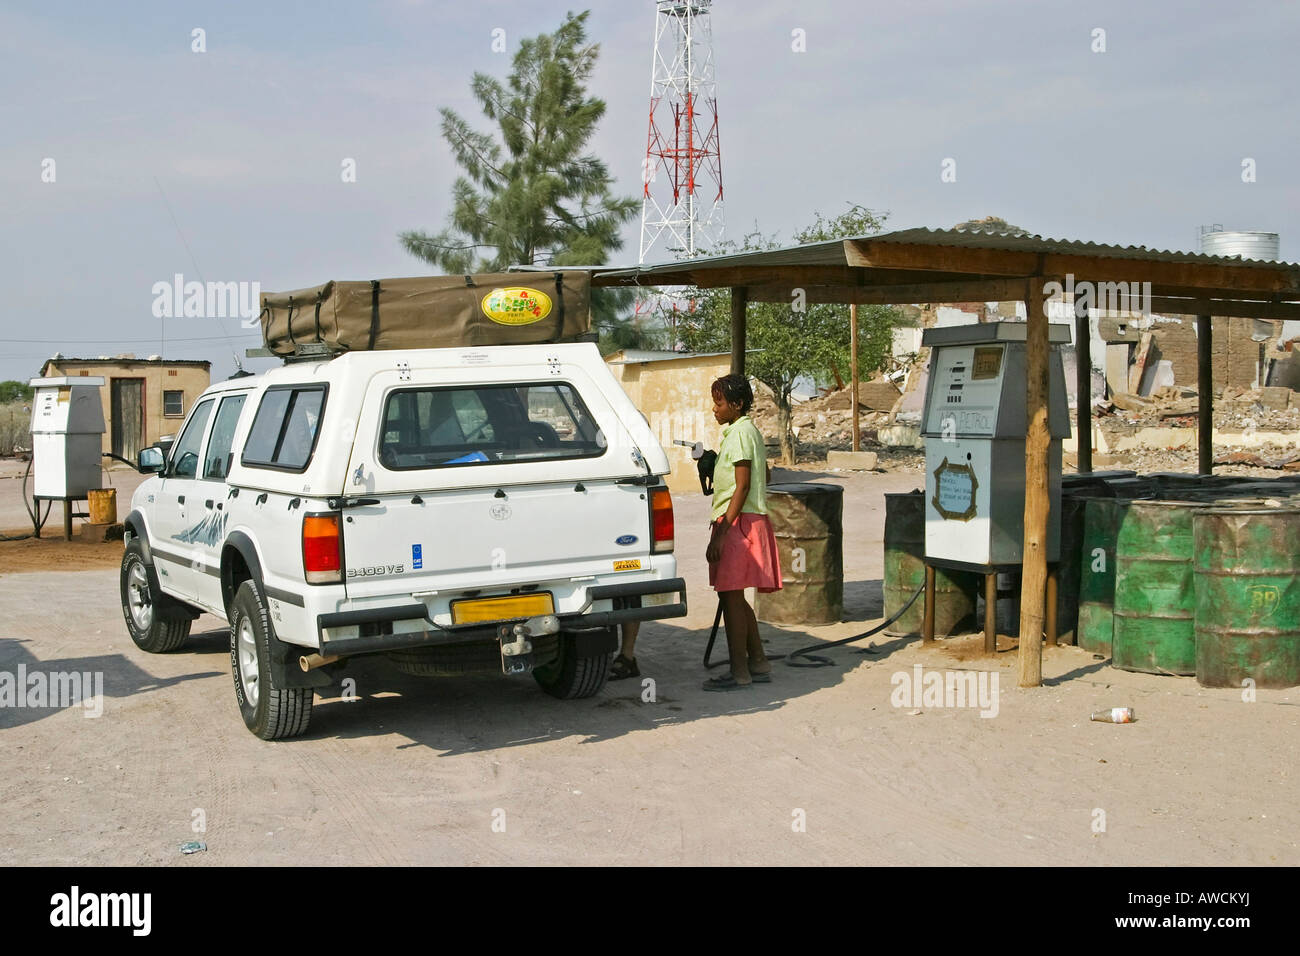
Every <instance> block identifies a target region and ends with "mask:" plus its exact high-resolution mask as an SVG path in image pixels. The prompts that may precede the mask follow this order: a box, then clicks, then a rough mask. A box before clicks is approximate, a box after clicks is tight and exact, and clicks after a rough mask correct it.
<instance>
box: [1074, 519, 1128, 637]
mask: <svg viewBox="0 0 1300 956" xmlns="http://www.w3.org/2000/svg"><path fill="white" fill-rule="evenodd" d="M1131 503H1132V502H1131V501H1130V500H1129V499H1127V498H1086V499H1083V539H1082V541H1083V543H1082V546H1081V548H1080V549H1079V628H1078V645H1079V646H1080V647H1082V648H1083V649H1084V650H1088V651H1092V652H1093V653H1094V654H1106V655H1109V654H1110V649H1111V633H1112V631H1113V629H1114V607H1115V537H1116V534H1117V533H1118V531H1119V526H1120V524H1121V523H1122V522H1123V519H1124V514H1125V512H1126V511H1127V510H1128V506H1129V505H1130V504H1131Z"/></svg>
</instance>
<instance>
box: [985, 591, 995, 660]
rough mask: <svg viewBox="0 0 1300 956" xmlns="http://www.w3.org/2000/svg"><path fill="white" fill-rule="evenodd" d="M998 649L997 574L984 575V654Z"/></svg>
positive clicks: (992, 652)
mask: <svg viewBox="0 0 1300 956" xmlns="http://www.w3.org/2000/svg"><path fill="white" fill-rule="evenodd" d="M997 649H998V573H997V572H996V571H990V572H989V573H988V574H986V575H984V653H985V654H994V653H996V652H997Z"/></svg>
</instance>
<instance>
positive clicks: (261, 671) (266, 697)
mask: <svg viewBox="0 0 1300 956" xmlns="http://www.w3.org/2000/svg"><path fill="white" fill-rule="evenodd" d="M230 669H231V671H232V673H233V674H234V678H235V701H236V702H237V703H238V704H239V713H240V716H242V717H243V718H244V724H245V725H246V726H247V727H248V729H249V730H251V731H252V732H253V733H255V734H257V736H259V737H261V738H262V739H263V740H283V739H284V738H285V737H296V736H298V735H299V734H301V733H305V732H306V730H307V725H308V724H309V723H311V707H312V703H313V701H314V700H315V697H314V693H315V692H314V691H313V690H312V689H311V688H310V687H277V686H276V685H275V671H274V669H273V668H272V667H271V618H270V615H269V614H268V613H267V610H266V601H265V599H264V598H263V597H262V592H261V591H260V590H259V589H258V587H257V586H256V585H255V584H254V583H253V582H252V581H244V582H243V583H241V584H240V585H239V590H237V591H236V592H235V599H234V600H233V601H231V602H230Z"/></svg>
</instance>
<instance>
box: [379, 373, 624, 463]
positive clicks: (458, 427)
mask: <svg viewBox="0 0 1300 956" xmlns="http://www.w3.org/2000/svg"><path fill="white" fill-rule="evenodd" d="M605 444H606V443H605V436H604V435H603V434H602V433H601V431H600V429H599V428H598V427H597V425H596V420H595V419H594V418H592V416H591V412H589V411H588V410H587V406H586V405H585V404H583V401H582V399H581V398H580V397H579V396H578V393H577V392H576V391H575V390H574V389H573V386H571V385H569V384H568V383H566V382H540V383H527V384H518V385H514V384H511V385H475V386H455V387H449V388H407V389H400V390H398V391H394V392H392V393H391V394H390V395H389V396H388V401H387V402H386V403H385V405H384V420H383V428H382V430H381V434H380V443H379V461H380V464H382V465H383V466H384V467H385V468H387V469H389V470H390V471H408V470H412V469H417V468H458V467H461V466H472V465H482V464H501V463H503V462H512V461H544V460H556V459H563V458H595V457H598V456H600V455H603V454H604V453H605Z"/></svg>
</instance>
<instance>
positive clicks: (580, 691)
mask: <svg viewBox="0 0 1300 956" xmlns="http://www.w3.org/2000/svg"><path fill="white" fill-rule="evenodd" d="M613 659H614V654H613V652H609V653H605V654H596V655H594V656H592V657H579V656H578V654H577V651H576V645H575V640H574V636H573V635H572V634H561V635H560V654H559V657H557V658H556V659H555V660H554V661H553V662H551V663H550V664H547V665H545V666H544V667H537V668H534V670H533V677H535V678H536V679H537V683H539V684H540V685H541V686H542V690H544V691H546V693H548V694H550V695H551V696H552V697H558V698H560V700H575V699H577V698H579V697H590V696H592V695H593V694H596V693H599V691H600V689H601V688H602V687H604V686H605V679H606V678H607V677H608V676H609V665H610V662H611V661H612V660H613Z"/></svg>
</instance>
